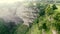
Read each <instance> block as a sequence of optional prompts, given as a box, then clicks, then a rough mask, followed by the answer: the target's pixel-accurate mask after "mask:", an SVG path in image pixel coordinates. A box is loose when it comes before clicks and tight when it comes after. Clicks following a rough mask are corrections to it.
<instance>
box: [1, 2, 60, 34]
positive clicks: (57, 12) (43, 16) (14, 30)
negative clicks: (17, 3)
mask: <svg viewBox="0 0 60 34" xmlns="http://www.w3.org/2000/svg"><path fill="white" fill-rule="evenodd" d="M27 7H28V8H31V9H32V10H35V11H36V12H35V13H37V17H36V18H35V19H34V20H33V21H32V23H29V26H27V25H24V24H22V23H20V24H18V25H16V24H15V22H11V21H10V22H9V23H7V22H5V21H4V20H3V19H1V18H0V34H60V4H58V3H52V4H50V3H44V2H36V3H33V2H28V5H27ZM34 17H35V16H34ZM32 19H33V18H32Z"/></svg>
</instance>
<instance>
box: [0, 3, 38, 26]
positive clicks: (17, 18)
mask: <svg viewBox="0 0 60 34" xmlns="http://www.w3.org/2000/svg"><path fill="white" fill-rule="evenodd" d="M37 14H38V13H37V11H35V10H34V9H32V8H29V7H27V6H25V5H24V4H23V3H18V4H6V5H5V6H3V7H2V6H0V18H3V19H4V20H5V21H6V22H9V21H12V22H16V24H17V23H18V22H24V23H23V24H24V25H29V23H32V22H33V20H34V19H35V18H37Z"/></svg>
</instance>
